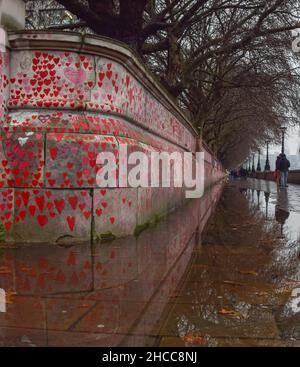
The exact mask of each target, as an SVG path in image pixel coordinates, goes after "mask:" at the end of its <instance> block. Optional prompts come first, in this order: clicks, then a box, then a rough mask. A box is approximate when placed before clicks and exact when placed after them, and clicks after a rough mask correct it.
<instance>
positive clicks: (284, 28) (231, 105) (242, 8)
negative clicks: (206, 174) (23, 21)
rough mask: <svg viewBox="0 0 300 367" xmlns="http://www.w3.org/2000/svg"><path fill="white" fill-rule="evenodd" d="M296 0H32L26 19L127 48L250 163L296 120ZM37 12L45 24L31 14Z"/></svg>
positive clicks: (215, 144) (224, 153)
mask: <svg viewBox="0 0 300 367" xmlns="http://www.w3.org/2000/svg"><path fill="white" fill-rule="evenodd" d="M39 4H40V5H39ZM299 5H300V1H299V0H295V1H288V0H268V1H266V0H233V1H232V0H57V1H52V0H48V1H46V0H44V1H42V0H37V1H27V8H28V19H27V24H28V27H32V28H52V29H53V28H57V29H74V28H77V29H79V30H84V31H85V32H94V33H97V34H100V35H104V36H108V37H112V38H114V39H117V40H120V41H122V42H125V43H127V44H128V45H130V46H131V47H132V48H133V49H135V50H136V51H137V52H138V53H139V55H140V56H141V57H142V58H143V59H144V61H145V62H146V63H147V65H148V66H149V67H150V69H151V70H152V71H153V72H154V73H155V74H157V75H158V77H159V78H160V80H161V82H162V83H163V85H164V86H165V87H166V88H167V89H168V91H169V92H170V93H172V94H173V96H174V97H175V98H177V101H178V103H179V105H180V106H181V107H182V108H183V109H185V111H186V112H187V113H188V114H189V116H190V117H191V119H192V120H193V122H194V123H195V126H196V127H198V128H199V130H200V133H201V134H202V136H203V137H204V138H205V139H206V140H207V141H208V143H209V144H210V145H211V146H212V148H213V149H214V151H215V153H216V154H217V155H218V156H219V158H220V159H221V160H222V161H224V162H227V163H226V164H228V162H229V160H232V159H233V157H236V156H237V155H234V153H232V152H234V151H237V149H238V148H237V146H238V145H239V144H242V145H243V149H239V150H240V157H239V159H244V158H245V157H246V156H247V155H248V154H249V150H250V149H251V148H253V147H254V146H256V145H259V144H260V142H263V141H264V140H265V139H266V136H268V137H270V136H272V137H273V138H274V139H276V137H277V136H278V129H279V127H280V125H281V124H285V125H287V124H291V123H296V122H297V121H298V120H299V102H298V101H299V98H298V90H299V69H298V68H297V67H295V65H297V61H296V55H295V54H293V53H292V52H291V42H292V39H291V34H290V31H291V30H292V29H295V28H298V27H299V28H300V20H299V10H298V9H299V8H300V6H299ZM34 8H35V9H38V13H39V18H37V17H35V19H39V21H40V24H39V26H37V25H36V24H35V22H34V19H33V18H34V17H33V16H32V15H30V14H32V12H34ZM42 8H44V9H42ZM47 9H48V10H47ZM66 11H67V12H66ZM30 12H31V13H30ZM41 14H47V15H41ZM31 23H32V24H31ZM30 24H31V25H30ZM230 157H231V158H230Z"/></svg>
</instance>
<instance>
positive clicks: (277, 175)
mask: <svg viewBox="0 0 300 367" xmlns="http://www.w3.org/2000/svg"><path fill="white" fill-rule="evenodd" d="M281 158H282V155H281V154H279V155H278V156H277V159H276V163H275V172H274V176H275V180H276V184H277V189H279V186H280V180H281V172H280V162H281Z"/></svg>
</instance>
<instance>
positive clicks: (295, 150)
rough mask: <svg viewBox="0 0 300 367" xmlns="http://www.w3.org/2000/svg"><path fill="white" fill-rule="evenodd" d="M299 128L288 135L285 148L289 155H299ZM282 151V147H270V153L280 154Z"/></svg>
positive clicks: (290, 130)
mask: <svg viewBox="0 0 300 367" xmlns="http://www.w3.org/2000/svg"><path fill="white" fill-rule="evenodd" d="M299 131H300V129H299V127H297V128H292V129H289V130H288V131H287V133H286V139H285V148H286V153H288V154H299V148H300V136H299ZM280 151H281V144H280V145H272V146H271V147H270V153H279V152H280Z"/></svg>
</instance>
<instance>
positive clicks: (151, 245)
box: [0, 185, 222, 346]
mask: <svg viewBox="0 0 300 367" xmlns="http://www.w3.org/2000/svg"><path fill="white" fill-rule="evenodd" d="M221 192H222V186H220V185H217V186H215V187H214V188H212V190H211V191H209V192H207V193H206V195H205V196H204V197H203V198H202V199H201V200H200V201H199V200H191V201H190V202H189V203H188V204H187V205H186V206H185V207H184V208H181V209H179V210H177V211H175V212H173V213H172V214H171V215H170V216H169V217H167V218H166V219H165V220H164V221H161V222H160V223H158V224H157V225H156V226H153V227H150V228H149V229H147V230H145V231H144V232H142V233H141V234H140V235H139V236H138V237H137V238H136V237H130V238H126V239H119V240H115V241H113V242H110V243H106V244H93V245H92V246H91V245H90V244H86V245H85V246H84V245H80V246H68V247H60V246H47V245H33V246H29V247H17V248H5V249H3V253H2V254H1V255H0V287H2V288H3V290H5V292H6V301H5V302H4V303H2V304H1V303H0V305H2V306H1V307H2V308H3V307H5V308H6V313H1V314H0V345H15V346H46V345H47V346H79V345H80V346H117V345H132V346H139V345H140V346H143V345H154V344H157V335H156V334H155V333H154V334H153V330H155V328H156V324H157V322H158V320H159V319H160V317H161V315H162V313H163V310H164V308H165V307H166V304H167V303H168V301H169V298H170V297H171V296H172V295H173V293H174V291H175V289H176V288H177V286H178V284H179V283H180V281H181V280H182V277H183V275H184V274H185V271H186V268H187V266H188V264H189V262H190V260H191V254H192V252H193V250H194V248H196V249H197V248H198V247H197V245H198V244H199V241H200V233H201V231H202V230H203V227H204V225H205V223H206V222H207V220H208V218H209V217H210V215H211V213H212V211H213V209H214V207H215V206H216V203H217V201H218V199H219V196H220V194H221Z"/></svg>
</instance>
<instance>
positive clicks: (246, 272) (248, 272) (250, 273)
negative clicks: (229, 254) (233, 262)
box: [239, 270, 258, 276]
mask: <svg viewBox="0 0 300 367" xmlns="http://www.w3.org/2000/svg"><path fill="white" fill-rule="evenodd" d="M239 273H240V274H247V275H254V276H257V275H258V273H257V272H256V271H254V270H245V271H243V270H240V271H239Z"/></svg>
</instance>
